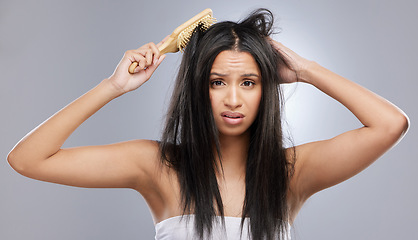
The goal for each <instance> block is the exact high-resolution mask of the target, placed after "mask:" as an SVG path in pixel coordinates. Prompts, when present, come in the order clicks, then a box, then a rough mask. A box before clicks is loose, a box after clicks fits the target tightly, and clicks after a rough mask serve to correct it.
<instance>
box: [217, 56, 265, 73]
mask: <svg viewBox="0 0 418 240" xmlns="http://www.w3.org/2000/svg"><path fill="white" fill-rule="evenodd" d="M211 72H217V73H222V74H232V73H240V74H249V73H253V74H257V75H260V70H259V68H258V65H257V63H256V61H255V60H254V57H253V56H252V55H251V54H250V53H248V52H238V51H231V50H228V51H223V52H221V53H219V54H218V56H216V58H215V61H214V62H213V65H212V69H211Z"/></svg>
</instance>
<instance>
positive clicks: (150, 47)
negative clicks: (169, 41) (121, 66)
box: [126, 43, 160, 73]
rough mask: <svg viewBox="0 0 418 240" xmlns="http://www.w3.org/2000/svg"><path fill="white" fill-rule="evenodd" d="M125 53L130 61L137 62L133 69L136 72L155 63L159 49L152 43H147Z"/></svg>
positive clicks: (158, 55)
mask: <svg viewBox="0 0 418 240" xmlns="http://www.w3.org/2000/svg"><path fill="white" fill-rule="evenodd" d="M126 55H127V58H128V59H129V60H130V62H131V63H133V62H137V63H138V66H137V67H136V68H135V70H134V71H133V73H137V72H139V71H142V70H144V69H146V68H148V67H150V66H151V65H153V64H155V63H156V62H157V61H158V59H159V58H160V51H159V50H158V48H157V46H156V45H155V44H154V43H148V44H145V45H144V46H142V47H140V48H138V49H136V50H130V51H127V52H126Z"/></svg>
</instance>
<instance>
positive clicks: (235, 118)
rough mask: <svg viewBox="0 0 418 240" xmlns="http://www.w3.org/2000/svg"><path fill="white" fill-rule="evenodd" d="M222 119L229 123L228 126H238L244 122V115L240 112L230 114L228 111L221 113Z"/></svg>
mask: <svg viewBox="0 0 418 240" xmlns="http://www.w3.org/2000/svg"><path fill="white" fill-rule="evenodd" d="M221 116H222V119H223V120H224V121H225V123H227V124H228V125H238V124H241V123H242V122H243V120H244V117H245V116H244V114H242V113H239V112H230V111H226V112H223V113H221Z"/></svg>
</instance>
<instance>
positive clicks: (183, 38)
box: [177, 15, 216, 52]
mask: <svg viewBox="0 0 418 240" xmlns="http://www.w3.org/2000/svg"><path fill="white" fill-rule="evenodd" d="M214 22H216V19H215V18H214V17H212V16H211V15H207V16H205V17H203V18H201V19H199V21H196V22H195V23H193V24H192V25H190V26H188V27H187V28H186V29H184V30H183V31H182V32H181V33H180V34H179V36H178V39H177V48H178V49H179V50H180V51H181V52H183V50H184V48H185V47H186V46H187V44H188V43H189V41H190V38H191V37H192V34H193V32H194V30H195V29H196V28H197V27H199V28H200V29H201V30H202V31H206V30H207V29H208V28H209V27H210V26H212V25H213V23H214Z"/></svg>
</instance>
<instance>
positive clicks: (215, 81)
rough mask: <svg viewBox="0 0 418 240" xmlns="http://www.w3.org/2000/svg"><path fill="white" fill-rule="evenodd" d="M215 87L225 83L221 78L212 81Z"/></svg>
mask: <svg viewBox="0 0 418 240" xmlns="http://www.w3.org/2000/svg"><path fill="white" fill-rule="evenodd" d="M210 84H211V85H212V86H213V87H216V86H222V85H225V84H224V83H223V82H222V81H221V80H213V81H211V82H210Z"/></svg>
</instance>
